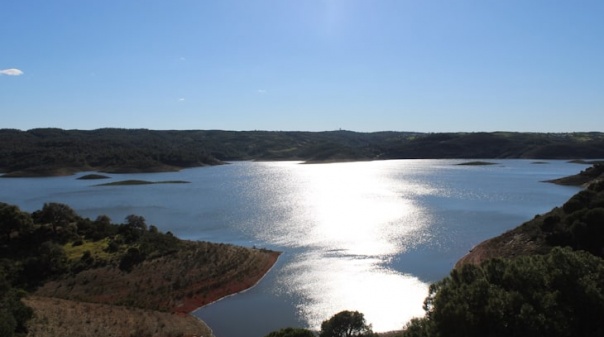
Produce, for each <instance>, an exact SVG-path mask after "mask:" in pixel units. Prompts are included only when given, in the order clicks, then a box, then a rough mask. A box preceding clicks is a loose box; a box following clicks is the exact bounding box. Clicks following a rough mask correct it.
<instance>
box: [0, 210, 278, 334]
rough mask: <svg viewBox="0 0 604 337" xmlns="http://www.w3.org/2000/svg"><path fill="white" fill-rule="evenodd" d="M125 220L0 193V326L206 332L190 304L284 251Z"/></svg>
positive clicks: (257, 272) (245, 283) (246, 279)
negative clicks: (193, 237)
mask: <svg viewBox="0 0 604 337" xmlns="http://www.w3.org/2000/svg"><path fill="white" fill-rule="evenodd" d="M125 220H126V221H125V223H122V224H113V223H111V220H110V219H109V218H108V217H106V216H99V217H98V218H97V219H95V220H91V219H88V218H82V217H80V216H79V215H77V214H76V213H75V212H74V211H73V210H72V209H71V208H70V207H69V206H67V205H64V204H58V203H48V204H45V205H44V207H43V208H42V209H41V210H39V211H36V212H33V213H28V212H24V211H21V210H20V209H19V208H18V207H17V206H13V205H8V204H4V203H0V313H1V314H2V317H3V320H0V335H2V336H15V335H17V336H23V335H25V334H26V333H27V332H29V335H30V336H40V335H44V336H50V337H53V336H65V335H67V336H73V335H77V336H87V335H93V334H94V335H103V336H116V337H122V336H124V337H129V336H157V337H159V336H199V335H207V332H208V328H207V326H205V324H203V323H202V322H201V321H199V320H197V319H196V318H193V317H190V316H188V313H190V312H191V311H193V310H195V309H197V308H199V307H201V306H203V305H205V304H208V303H211V302H213V301H216V300H218V299H220V298H222V297H224V296H227V295H230V294H234V293H237V292H240V291H243V290H245V289H247V288H249V287H251V286H253V285H255V284H256V283H257V282H258V281H259V280H260V279H261V278H262V277H263V276H264V275H265V274H266V273H267V272H268V271H269V270H270V268H271V267H272V266H273V264H274V263H275V262H276V261H277V258H278V256H279V253H278V252H274V251H268V250H264V249H254V248H245V247H237V246H232V245H226V244H217V243H209V242H191V241H183V240H180V239H178V238H176V237H174V236H173V235H172V234H171V233H170V232H167V233H162V232H160V231H158V229H157V228H156V227H155V226H152V225H151V226H149V225H147V224H146V222H145V219H144V218H143V217H141V216H137V215H130V216H128V217H126V219H125ZM27 292H29V293H30V294H33V295H34V296H26V295H27ZM21 298H23V301H24V303H26V304H27V305H29V306H31V308H28V307H26V306H24V305H23V304H22V303H21V302H20V301H19V299H21ZM32 309H33V311H32ZM76 309H77V310H76ZM80 310H83V312H82V311H80ZM92 310H94V315H93V314H91V313H90V312H91V311H92ZM78 312H79V314H78ZM92 316H94V317H92ZM32 317H34V319H31V318H32ZM108 322H111V324H107V323H108ZM149 322H151V323H149ZM149 324H150V325H149Z"/></svg>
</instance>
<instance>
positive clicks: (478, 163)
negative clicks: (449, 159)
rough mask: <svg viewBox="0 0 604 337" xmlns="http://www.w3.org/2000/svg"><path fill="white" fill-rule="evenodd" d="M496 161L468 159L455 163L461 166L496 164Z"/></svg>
mask: <svg viewBox="0 0 604 337" xmlns="http://www.w3.org/2000/svg"><path fill="white" fill-rule="evenodd" d="M496 164H497V163H491V162H488V161H468V162H463V163H460V164H457V165H462V166H486V165H496Z"/></svg>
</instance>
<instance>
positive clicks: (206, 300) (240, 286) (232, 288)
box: [172, 251, 281, 315]
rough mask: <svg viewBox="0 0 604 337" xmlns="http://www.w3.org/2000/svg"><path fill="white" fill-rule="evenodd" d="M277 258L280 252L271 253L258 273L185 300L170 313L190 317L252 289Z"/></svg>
mask: <svg viewBox="0 0 604 337" xmlns="http://www.w3.org/2000/svg"><path fill="white" fill-rule="evenodd" d="M279 256H281V253H280V252H274V251H271V252H270V254H268V258H267V259H266V261H265V262H264V264H263V265H262V267H261V268H260V269H259V270H258V273H256V274H254V275H250V276H248V277H246V278H244V279H242V280H240V281H237V280H234V281H230V282H228V283H226V284H224V285H222V286H220V287H217V288H215V289H212V290H211V291H209V292H208V293H207V294H205V295H203V296H200V295H195V296H193V297H191V298H186V299H184V301H183V302H182V303H181V304H179V305H177V306H176V307H174V308H173V309H172V312H174V313H176V314H186V315H192V314H193V312H195V311H197V310H199V309H201V308H203V307H205V306H208V305H210V304H212V303H215V302H218V301H220V300H222V299H224V298H227V297H230V296H234V295H237V294H240V293H243V292H245V291H247V290H250V289H252V288H253V287H255V286H256V285H258V284H259V283H260V282H261V281H262V280H263V279H264V277H265V276H266V275H267V274H268V273H269V272H270V271H271V270H272V269H273V267H274V266H275V264H276V263H277V261H278V260H279Z"/></svg>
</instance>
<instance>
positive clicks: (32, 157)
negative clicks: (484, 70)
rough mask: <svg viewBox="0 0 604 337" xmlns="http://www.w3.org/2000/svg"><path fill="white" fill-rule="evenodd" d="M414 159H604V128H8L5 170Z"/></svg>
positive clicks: (2, 145)
mask: <svg viewBox="0 0 604 337" xmlns="http://www.w3.org/2000/svg"><path fill="white" fill-rule="evenodd" d="M410 158H424V159H429V158H432V159H437V158H465V159H483V158H491V159H495V158H533V159H578V158H583V159H594V158H604V134H603V133H599V132H592V133H547V134H545V133H514V132H493V133H483V132H479V133H417V132H374V133H359V132H351V131H343V130H340V131H328V132H289V131H282V132H278V131H274V132H272V131H219V130H184V131H155V130H145V129H132V130H128V129H98V130H90V131H85V130H61V129H33V130H28V131H19V130H12V129H2V130H0V172H4V173H5V175H4V176H6V177H11V176H51V175H66V174H72V173H74V172H78V171H88V170H95V171H103V172H114V173H120V172H121V173H128V172H156V171H169V170H178V169H181V168H186V167H197V166H203V165H219V164H222V163H223V162H224V161H233V160H300V161H307V162H312V163H315V162H332V161H353V160H379V159H410Z"/></svg>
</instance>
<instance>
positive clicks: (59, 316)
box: [24, 296, 212, 337]
mask: <svg viewBox="0 0 604 337" xmlns="http://www.w3.org/2000/svg"><path fill="white" fill-rule="evenodd" d="M24 302H25V304H27V305H28V306H30V307H31V308H33V309H34V312H35V316H34V318H33V319H32V320H31V321H30V322H29V323H28V330H29V332H28V334H27V336H28V337H37V336H45V337H64V336H78V337H98V336H113V337H132V336H137V337H139V336H141V337H177V336H180V337H192V336H206V337H207V336H212V331H211V330H210V328H209V327H208V326H207V325H205V324H204V323H203V322H202V321H201V320H199V319H197V318H195V317H192V316H188V315H174V314H171V313H165V312H158V311H152V310H143V309H136V308H127V307H120V306H114V305H106V304H97V303H84V302H76V301H70V300H63V299H58V298H49V297H39V296H29V297H27V298H25V299H24Z"/></svg>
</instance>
